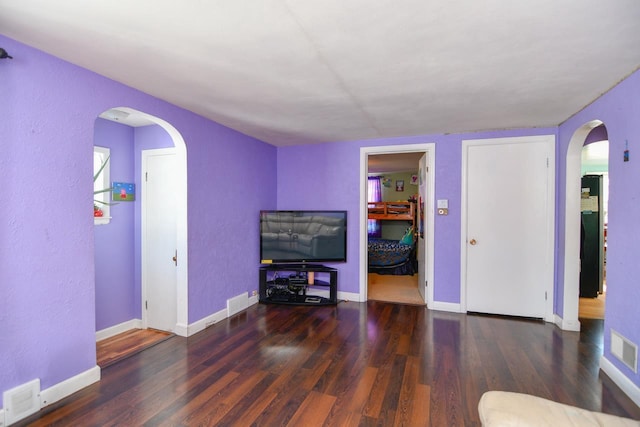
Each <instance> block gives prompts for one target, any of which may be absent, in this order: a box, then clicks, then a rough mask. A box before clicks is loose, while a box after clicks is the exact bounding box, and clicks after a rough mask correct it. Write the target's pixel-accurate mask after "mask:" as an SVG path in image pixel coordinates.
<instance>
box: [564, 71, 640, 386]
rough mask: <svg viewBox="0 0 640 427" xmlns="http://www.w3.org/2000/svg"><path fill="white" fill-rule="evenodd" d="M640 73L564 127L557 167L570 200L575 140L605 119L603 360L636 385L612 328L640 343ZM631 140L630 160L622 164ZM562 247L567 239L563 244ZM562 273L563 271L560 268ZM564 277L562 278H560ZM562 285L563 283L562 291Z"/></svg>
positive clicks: (637, 377) (639, 379) (636, 377)
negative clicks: (569, 158) (615, 346)
mask: <svg viewBox="0 0 640 427" xmlns="http://www.w3.org/2000/svg"><path fill="white" fill-rule="evenodd" d="M639 118H640V72H638V71H636V72H635V73H634V74H632V75H631V76H630V77H628V78H627V79H625V80H623V81H622V82H621V83H620V84H618V85H617V86H616V87H614V88H613V89H612V90H610V91H609V92H607V93H606V94H604V95H603V96H602V97H601V98H599V99H598V100H596V101H595V102H593V103H592V104H590V105H589V106H587V107H586V108H585V109H584V110H582V111H580V112H578V113H577V114H576V115H574V116H573V117H571V118H570V119H569V120H567V121H566V122H565V123H563V124H561V125H560V128H559V144H558V156H557V164H558V169H559V174H558V187H557V188H558V193H559V198H560V200H564V197H565V173H566V168H565V163H566V154H567V148H568V146H569V142H570V140H571V137H572V136H573V134H574V133H575V131H576V130H578V129H579V128H580V127H581V126H583V125H584V124H585V123H587V122H589V121H591V120H596V119H597V120H601V121H602V122H604V125H605V126H606V131H607V133H608V139H609V223H608V232H607V233H608V234H607V305H606V312H605V324H604V331H605V342H604V356H605V358H607V359H608V360H609V361H610V362H612V363H613V364H614V365H615V366H616V367H617V368H618V369H619V370H620V371H621V372H622V373H624V374H625V375H626V376H627V377H629V378H630V379H631V380H632V381H633V383H634V384H636V386H640V374H637V373H633V372H632V371H631V370H630V369H629V368H627V367H626V366H624V365H623V364H622V363H620V362H619V361H618V360H617V359H616V358H615V357H614V356H612V355H611V353H610V350H609V349H610V338H611V335H610V333H611V329H614V330H616V331H617V332H619V333H620V334H622V335H623V336H625V337H626V338H628V339H630V340H631V341H633V342H634V343H636V344H640V316H639V315H638V310H637V301H639V300H640V286H639V285H638V277H639V274H640V263H638V253H640V221H638V218H640V202H639V201H640V186H638V185H637V183H638V182H640V168H639V167H638V162H639V161H640V145H639V142H640V120H639ZM627 141H628V147H629V153H630V156H629V157H630V160H629V162H624V161H623V152H624V150H625V143H626V142H627ZM558 222H559V224H560V227H559V230H558V236H560V237H561V238H563V236H564V204H563V205H562V206H560V210H559V215H558ZM559 243H562V240H559ZM563 262H564V246H563V245H559V250H558V265H560V266H562V263H563ZM559 270H560V269H559ZM558 277H560V278H562V274H559V276H558ZM562 290H563V283H562V282H561V281H559V283H558V292H559V293H562Z"/></svg>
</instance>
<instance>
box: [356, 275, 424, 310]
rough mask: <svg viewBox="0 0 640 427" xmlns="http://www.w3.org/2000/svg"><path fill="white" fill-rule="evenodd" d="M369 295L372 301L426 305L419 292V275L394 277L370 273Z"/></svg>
mask: <svg viewBox="0 0 640 427" xmlns="http://www.w3.org/2000/svg"><path fill="white" fill-rule="evenodd" d="M368 285H369V286H368V288H367V295H368V298H369V299H370V300H375V301H387V302H397V303H401V304H414V305H424V300H423V299H422V297H421V296H420V292H418V275H417V274H414V275H413V276H393V275H382V274H375V273H370V274H369V276H368Z"/></svg>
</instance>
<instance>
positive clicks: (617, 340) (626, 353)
mask: <svg viewBox="0 0 640 427" xmlns="http://www.w3.org/2000/svg"><path fill="white" fill-rule="evenodd" d="M611 354H613V355H614V356H615V357H617V358H618V359H620V360H621V361H622V363H624V364H625V365H627V366H628V367H629V368H630V369H631V370H632V371H633V372H638V346H637V345H636V344H634V343H632V342H631V341H629V340H628V339H626V338H625V337H623V336H622V335H620V334H619V333H617V332H616V331H614V330H613V329H612V330H611Z"/></svg>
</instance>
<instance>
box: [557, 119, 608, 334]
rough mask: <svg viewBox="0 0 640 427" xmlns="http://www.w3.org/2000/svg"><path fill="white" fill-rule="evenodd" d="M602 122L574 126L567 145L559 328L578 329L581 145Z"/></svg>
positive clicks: (594, 121) (593, 121) (595, 121)
mask: <svg viewBox="0 0 640 427" xmlns="http://www.w3.org/2000/svg"><path fill="white" fill-rule="evenodd" d="M601 124H603V123H602V122H601V121H600V120H592V121H590V122H587V123H585V124H584V125H582V126H581V127H580V128H578V130H576V131H575V132H574V134H573V136H572V137H571V140H570V141H569V146H568V147H567V159H566V167H565V190H564V193H565V195H564V197H565V204H564V278H563V284H564V292H563V303H562V318H561V319H558V320H557V321H556V324H557V325H558V326H559V327H560V329H564V330H567V331H579V330H580V322H579V321H578V306H579V295H580V186H581V184H580V182H581V181H580V175H581V173H580V168H581V164H582V158H581V153H582V147H583V146H584V142H585V140H586V139H587V135H589V132H591V130H592V129H593V128H595V127H598V126H600V125H601Z"/></svg>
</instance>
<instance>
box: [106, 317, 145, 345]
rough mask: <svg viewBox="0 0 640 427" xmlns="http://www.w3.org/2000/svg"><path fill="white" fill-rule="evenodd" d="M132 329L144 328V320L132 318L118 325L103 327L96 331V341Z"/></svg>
mask: <svg viewBox="0 0 640 427" xmlns="http://www.w3.org/2000/svg"><path fill="white" fill-rule="evenodd" d="M131 329H142V320H140V319H131V320H127V321H126V322H122V323H120V324H118V325H114V326H111V327H109V328H105V329H102V330H100V331H97V332H96V342H97V341H102V340H104V339H107V338H111V337H112V336H114V335H118V334H121V333H123V332H127V331H129V330H131Z"/></svg>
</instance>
